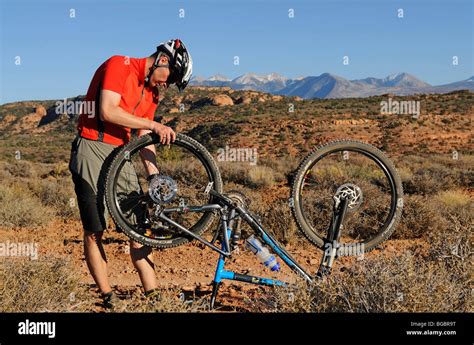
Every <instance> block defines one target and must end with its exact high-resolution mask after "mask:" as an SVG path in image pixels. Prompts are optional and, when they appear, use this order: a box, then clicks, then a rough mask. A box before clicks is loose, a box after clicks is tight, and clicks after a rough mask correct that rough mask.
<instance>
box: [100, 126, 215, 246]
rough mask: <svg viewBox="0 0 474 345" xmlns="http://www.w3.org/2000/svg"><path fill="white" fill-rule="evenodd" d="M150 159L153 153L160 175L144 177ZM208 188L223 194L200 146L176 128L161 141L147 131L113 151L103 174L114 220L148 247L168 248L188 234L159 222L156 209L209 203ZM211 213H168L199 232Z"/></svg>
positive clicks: (210, 161) (212, 164)
mask: <svg viewBox="0 0 474 345" xmlns="http://www.w3.org/2000/svg"><path fill="white" fill-rule="evenodd" d="M155 152H156V154H155ZM150 158H156V163H157V167H158V169H159V178H157V179H154V180H152V181H151V182H148V181H147V175H148V174H147V172H146V171H145V165H144V162H147V161H149V160H150ZM144 159H145V160H144ZM210 189H213V190H215V191H216V192H219V193H222V179H221V175H220V173H219V169H218V167H217V165H216V163H215V161H214V159H213V158H212V156H211V154H210V153H209V152H208V151H207V150H206V148H205V147H204V146H202V145H201V144H200V143H198V142H197V141H196V140H194V139H192V138H190V137H188V136H186V135H183V134H180V133H178V134H177V135H176V140H175V141H174V142H173V143H172V144H171V145H169V146H164V145H161V144H160V138H159V137H158V136H157V135H156V134H148V135H144V136H142V137H139V138H137V139H135V140H133V141H131V142H130V143H128V144H127V145H125V146H123V147H122V148H121V149H119V151H118V152H117V153H116V154H115V157H114V158H113V161H112V163H111V164H110V167H109V170H108V173H107V177H106V188H105V199H106V202H107V207H108V210H109V212H110V214H111V216H112V218H113V220H114V222H115V224H116V225H117V226H118V227H119V228H120V229H121V230H122V231H123V232H124V233H125V234H126V235H127V236H128V237H130V238H131V239H133V240H135V241H137V242H139V243H141V244H144V245H146V246H150V247H154V248H170V247H176V246H179V245H182V244H184V243H187V242H189V241H190V240H192V237H190V236H189V235H184V234H183V233H182V232H181V231H180V230H179V229H176V228H174V227H173V226H172V225H170V224H167V223H165V222H163V221H161V220H160V218H159V217H158V215H159V213H160V211H161V210H163V208H177V207H182V206H186V207H192V206H202V205H206V204H212V203H213V197H212V196H211V194H210V193H209V190H210ZM214 216H215V215H214V214H213V213H212V211H207V212H199V213H198V212H187V213H179V212H174V213H173V214H172V215H168V217H170V218H171V219H172V220H173V221H175V222H176V223H178V224H180V225H181V226H184V227H185V228H187V229H189V230H191V231H192V232H193V233H195V234H197V235H200V234H202V233H203V232H204V231H206V229H208V227H209V226H210V225H211V223H212V221H213V219H214Z"/></svg>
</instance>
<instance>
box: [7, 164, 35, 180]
mask: <svg viewBox="0 0 474 345" xmlns="http://www.w3.org/2000/svg"><path fill="white" fill-rule="evenodd" d="M3 165H4V169H5V170H6V171H7V172H8V173H9V174H10V175H12V176H14V177H34V176H35V169H34V167H33V165H32V164H31V163H30V162H28V161H26V160H15V161H14V162H13V163H6V162H5V163H4V164H3Z"/></svg>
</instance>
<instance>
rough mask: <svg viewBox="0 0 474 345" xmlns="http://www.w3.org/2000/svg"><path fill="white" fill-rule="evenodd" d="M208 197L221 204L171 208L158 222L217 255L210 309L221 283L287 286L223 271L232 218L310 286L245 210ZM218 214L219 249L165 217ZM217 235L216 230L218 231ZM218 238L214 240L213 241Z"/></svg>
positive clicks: (306, 276)
mask: <svg viewBox="0 0 474 345" xmlns="http://www.w3.org/2000/svg"><path fill="white" fill-rule="evenodd" d="M210 194H212V195H213V196H214V197H215V198H216V199H219V201H220V202H221V203H216V204H207V205H203V206H191V207H188V206H179V207H172V208H164V209H163V210H162V211H161V212H160V214H159V218H160V219H162V220H164V221H166V222H167V223H169V224H171V225H173V226H175V227H176V228H178V229H179V230H181V231H182V232H183V233H185V234H187V235H189V236H191V237H193V238H194V239H196V240H198V241H199V242H201V243H203V244H204V245H206V246H208V247H209V248H211V249H212V250H214V251H216V252H218V253H219V254H220V255H219V259H218V261H217V267H216V271H215V275H214V281H213V285H214V287H213V296H212V298H211V308H212V306H213V305H214V300H215V296H216V294H217V289H218V286H219V284H220V283H221V281H222V280H224V279H227V280H235V281H241V282H245V283H252V284H258V285H267V286H275V285H276V286H286V285H287V283H285V282H283V281H280V280H275V279H269V278H264V277H256V276H251V275H246V274H240V273H236V272H233V271H228V270H226V269H225V259H226V258H228V257H230V256H231V245H230V236H231V232H232V230H231V229H232V223H233V221H234V219H235V218H237V217H241V219H243V220H244V221H245V222H246V223H247V224H248V225H250V227H251V228H252V229H253V230H255V231H256V232H257V233H258V234H259V235H260V237H261V239H262V240H263V242H264V244H266V245H268V246H269V247H270V248H271V249H272V250H273V251H274V253H275V254H276V255H277V256H278V257H279V258H280V259H281V260H282V261H283V262H284V263H285V264H286V265H287V266H288V267H289V268H290V269H291V270H292V271H294V272H296V273H297V274H299V275H300V276H302V277H303V278H304V279H306V280H307V281H308V282H312V281H313V278H312V277H311V276H310V274H309V273H307V272H306V271H305V270H304V269H303V268H302V267H301V266H300V265H299V264H298V263H297V262H296V260H295V259H294V258H292V257H291V255H290V254H288V253H287V252H286V251H285V249H283V248H282V247H281V246H280V245H279V244H278V242H277V241H276V240H275V239H274V238H273V237H272V236H271V235H270V234H269V233H268V232H267V231H266V230H265V228H264V227H263V226H262V224H261V223H260V222H259V221H258V220H257V219H255V217H254V216H253V215H252V214H250V213H249V212H248V211H247V210H246V209H245V208H244V207H242V206H240V205H237V204H235V203H234V202H233V201H232V200H231V199H229V198H227V197H226V196H224V195H222V194H220V193H218V192H216V191H214V190H211V191H210ZM214 210H216V211H219V212H220V224H219V227H220V231H221V233H222V238H223V240H222V245H221V248H218V247H217V246H215V245H214V244H213V243H212V242H214V241H212V242H209V241H207V240H205V239H204V238H202V237H201V236H199V235H196V234H195V233H193V232H192V231H191V230H189V229H187V228H185V227H183V226H182V225H180V224H179V223H177V222H175V221H174V220H172V219H170V218H169V217H167V216H166V214H168V213H172V212H181V213H187V212H209V211H214ZM218 232H219V229H218ZM216 237H217V236H215V238H216Z"/></svg>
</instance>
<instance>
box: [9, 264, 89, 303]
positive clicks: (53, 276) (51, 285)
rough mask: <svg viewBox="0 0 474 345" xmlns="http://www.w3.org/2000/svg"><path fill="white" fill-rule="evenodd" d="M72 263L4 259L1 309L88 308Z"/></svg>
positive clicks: (86, 299)
mask: <svg viewBox="0 0 474 345" xmlns="http://www.w3.org/2000/svg"><path fill="white" fill-rule="evenodd" d="M79 277H80V275H79V274H78V272H77V271H75V267H74V265H73V264H72V263H71V262H69V261H68V260H65V259H64V258H46V257H42V258H40V259H38V260H28V259H24V258H9V259H3V260H2V262H1V263H0V284H1V285H0V301H1V302H0V308H1V311H2V312H70V311H84V310H90V309H91V304H90V302H88V300H89V298H87V295H86V291H85V289H84V287H82V286H81V285H80V282H79Z"/></svg>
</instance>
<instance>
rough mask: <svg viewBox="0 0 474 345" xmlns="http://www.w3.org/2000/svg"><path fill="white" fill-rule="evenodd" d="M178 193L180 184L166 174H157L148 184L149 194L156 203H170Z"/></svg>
mask: <svg viewBox="0 0 474 345" xmlns="http://www.w3.org/2000/svg"><path fill="white" fill-rule="evenodd" d="M177 193H178V185H177V184H176V182H175V180H173V179H172V178H171V177H169V176H166V175H157V176H155V177H153V179H152V180H151V181H150V183H149V185H148V194H149V195H150V198H151V200H153V201H154V202H155V203H157V204H159V205H161V204H169V203H170V202H172V201H173V200H174V199H175V198H176V195H177Z"/></svg>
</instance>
